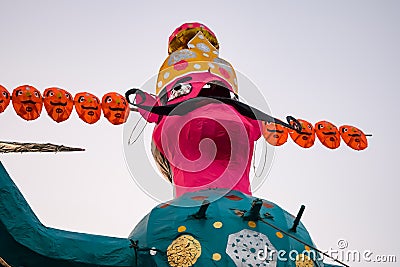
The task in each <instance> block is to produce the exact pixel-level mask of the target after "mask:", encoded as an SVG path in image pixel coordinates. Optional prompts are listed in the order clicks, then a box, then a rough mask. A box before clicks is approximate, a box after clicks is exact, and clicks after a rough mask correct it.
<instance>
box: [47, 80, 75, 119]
mask: <svg viewBox="0 0 400 267" xmlns="http://www.w3.org/2000/svg"><path fill="white" fill-rule="evenodd" d="M43 97H44V99H43V102H44V107H45V109H46V111H47V114H49V116H50V117H51V118H52V119H53V120H54V121H56V122H62V121H65V120H66V119H68V118H69V116H70V115H71V112H72V109H73V107H74V100H73V99H72V96H71V94H70V93H68V92H67V91H65V90H63V89H60V88H56V87H51V88H47V89H46V90H44V93H43Z"/></svg>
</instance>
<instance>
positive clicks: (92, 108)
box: [82, 105, 99, 110]
mask: <svg viewBox="0 0 400 267" xmlns="http://www.w3.org/2000/svg"><path fill="white" fill-rule="evenodd" d="M82 108H83V109H90V110H98V109H99V107H85V106H83V105H82Z"/></svg>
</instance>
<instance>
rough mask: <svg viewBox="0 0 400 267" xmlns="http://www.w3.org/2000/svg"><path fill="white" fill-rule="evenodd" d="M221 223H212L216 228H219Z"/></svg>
mask: <svg viewBox="0 0 400 267" xmlns="http://www.w3.org/2000/svg"><path fill="white" fill-rule="evenodd" d="M222 225H223V224H222V222H215V223H214V224H213V226H214V228H216V229H219V228H221V227H222Z"/></svg>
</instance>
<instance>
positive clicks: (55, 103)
mask: <svg viewBox="0 0 400 267" xmlns="http://www.w3.org/2000/svg"><path fill="white" fill-rule="evenodd" d="M50 104H52V105H53V106H63V107H65V106H66V105H67V102H64V103H63V102H52V101H50Z"/></svg>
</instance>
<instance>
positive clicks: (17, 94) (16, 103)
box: [12, 85, 43, 121]
mask: <svg viewBox="0 0 400 267" xmlns="http://www.w3.org/2000/svg"><path fill="white" fill-rule="evenodd" d="M12 104H13V107H14V110H15V112H16V113H17V115H18V116H20V117H21V118H23V119H24V120H27V121H30V120H34V119H37V118H38V117H39V116H40V113H41V112H42V105H43V99H42V95H41V94H40V92H39V90H38V89H36V88H35V87H33V86H30V85H22V86H19V87H17V88H15V89H14V91H13V93H12Z"/></svg>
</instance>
